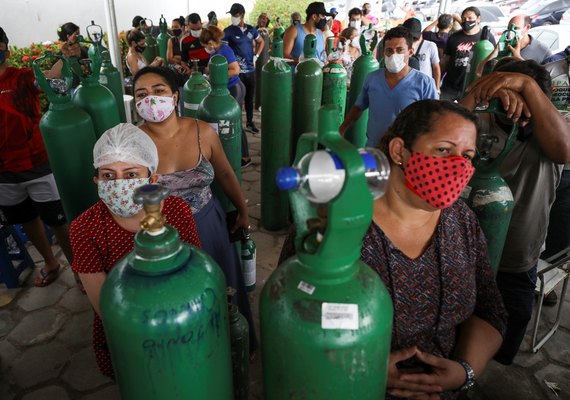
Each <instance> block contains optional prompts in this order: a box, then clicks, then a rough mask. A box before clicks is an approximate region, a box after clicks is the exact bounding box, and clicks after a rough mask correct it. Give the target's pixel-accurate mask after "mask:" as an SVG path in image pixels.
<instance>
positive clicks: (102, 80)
mask: <svg viewBox="0 0 570 400" xmlns="http://www.w3.org/2000/svg"><path fill="white" fill-rule="evenodd" d="M99 83H100V84H101V85H106V84H107V83H109V79H108V78H107V77H106V76H105V75H99Z"/></svg>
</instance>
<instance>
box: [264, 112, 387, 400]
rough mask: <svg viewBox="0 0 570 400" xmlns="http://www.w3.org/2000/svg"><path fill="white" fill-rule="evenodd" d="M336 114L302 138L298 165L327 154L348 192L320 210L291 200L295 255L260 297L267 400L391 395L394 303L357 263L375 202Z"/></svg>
mask: <svg viewBox="0 0 570 400" xmlns="http://www.w3.org/2000/svg"><path fill="white" fill-rule="evenodd" d="M336 114H337V110H336V108H334V107H323V109H322V110H321V111H319V133H318V136H317V135H316V134H315V133H307V134H304V135H302V136H301V138H300V140H299V145H298V150H297V158H296V163H295V164H296V165H297V164H298V162H299V160H300V159H301V158H302V156H303V155H305V154H307V153H309V152H311V151H313V150H314V149H315V148H316V147H317V146H318V145H322V146H324V147H325V148H327V149H328V150H329V151H331V152H333V153H335V154H336V155H337V156H338V159H339V163H341V164H342V168H343V169H344V171H345V172H344V173H343V174H344V183H343V184H342V188H341V191H340V192H339V194H338V196H336V197H335V198H334V199H333V200H331V201H330V203H328V204H322V205H319V209H318V210H317V208H316V206H315V205H314V204H311V203H310V202H309V200H308V199H307V198H305V197H304V196H303V194H302V193H300V192H298V191H294V192H291V193H290V198H291V204H292V210H293V215H294V218H295V226H296V239H295V248H296V252H297V254H296V255H295V256H293V257H291V258H289V259H288V260H287V261H285V262H284V263H283V264H281V265H280V266H279V267H278V268H277V269H276V270H275V271H274V272H273V273H272V274H271V276H270V277H269V279H268V280H267V282H266V284H265V287H264V288H263V290H262V293H261V298H260V318H261V337H262V341H261V344H262V355H263V385H264V392H265V398H266V399H267V400H279V399H311V400H325V399H326V400H337V399H338V400H351V399H355V400H356V399H358V400H367V399H370V400H378V399H383V398H384V395H385V392H386V378H387V373H388V358H389V355H390V341H391V331H392V315H393V311H392V301H391V299H390V295H389V293H388V291H387V290H386V288H385V287H384V284H383V283H382V281H381V279H380V278H379V276H378V275H377V274H376V273H375V272H374V271H373V270H372V269H371V268H370V267H368V266H366V265H365V264H364V263H362V261H360V250H361V246H362V240H363V238H364V235H365V234H366V231H367V230H368V227H369V225H370V223H371V220H372V209H373V199H372V195H371V193H370V191H369V189H368V186H367V178H366V177H365V168H364V163H363V158H362V157H361V155H360V154H359V151H358V150H357V149H356V148H355V147H354V146H352V145H351V144H350V143H349V142H348V141H346V140H345V139H344V138H342V137H341V136H340V134H339V133H338V129H337V127H336V126H335V122H334V121H335V115H336ZM333 169H334V168H333ZM366 171H367V170H366ZM317 173H318V172H317ZM388 174H389V173H388ZM388 174H386V175H385V177H386V178H387V176H388Z"/></svg>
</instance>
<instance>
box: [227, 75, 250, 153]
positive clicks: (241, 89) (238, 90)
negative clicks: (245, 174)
mask: <svg viewBox="0 0 570 400" xmlns="http://www.w3.org/2000/svg"><path fill="white" fill-rule="evenodd" d="M229 91H230V94H231V95H232V97H233V98H234V99H236V101H237V102H238V104H239V107H240V109H241V108H242V107H243V100H244V98H245V86H244V84H243V82H242V81H238V83H236V84H235V85H233V86H232V87H231V88H230V89H229ZM240 117H241V116H240ZM240 119H241V118H240ZM241 157H242V158H246V159H247V158H249V143H248V142H247V135H246V133H245V129H243V125H242V127H241Z"/></svg>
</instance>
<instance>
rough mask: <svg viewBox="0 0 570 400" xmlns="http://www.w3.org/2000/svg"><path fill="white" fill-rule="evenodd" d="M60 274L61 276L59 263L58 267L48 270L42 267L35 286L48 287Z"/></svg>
mask: <svg viewBox="0 0 570 400" xmlns="http://www.w3.org/2000/svg"><path fill="white" fill-rule="evenodd" d="M58 276H59V265H58V266H57V268H56V269H54V270H52V271H47V272H46V271H44V269H43V268H42V269H40V274H39V275H38V276H37V277H36V280H35V281H34V286H36V287H46V286H47V285H49V284H50V283H52V282H53V281H55V280H56V279H57V277H58Z"/></svg>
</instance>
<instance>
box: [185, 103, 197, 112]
mask: <svg viewBox="0 0 570 400" xmlns="http://www.w3.org/2000/svg"><path fill="white" fill-rule="evenodd" d="M199 105H200V104H194V103H187V102H184V108H185V109H187V110H197V109H198V106H199Z"/></svg>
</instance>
